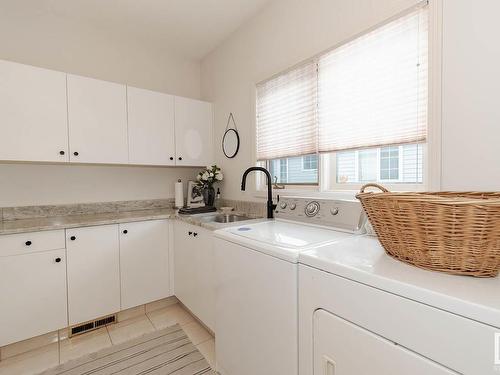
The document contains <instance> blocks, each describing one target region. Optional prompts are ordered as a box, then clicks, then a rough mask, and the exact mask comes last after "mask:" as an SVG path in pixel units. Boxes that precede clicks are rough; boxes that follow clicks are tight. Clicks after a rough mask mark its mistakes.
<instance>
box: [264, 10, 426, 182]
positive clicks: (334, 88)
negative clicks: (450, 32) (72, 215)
mask: <svg viewBox="0 0 500 375" xmlns="http://www.w3.org/2000/svg"><path fill="white" fill-rule="evenodd" d="M427 8H428V7H427V5H425V4H421V5H420V6H419V7H417V8H416V9H413V10H412V11H409V12H406V13H405V14H404V15H402V16H400V17H398V18H396V19H394V20H392V21H390V22H387V23H386V24H384V25H383V26H380V27H378V28H376V29H374V30H372V31H370V32H368V33H365V34H363V35H361V36H359V37H357V38H355V39H353V40H351V41H349V42H347V43H344V44H342V45H341V46H339V47H337V48H335V49H333V50H331V51H328V52H326V53H323V54H321V55H319V56H317V57H315V58H313V59H311V60H309V61H306V62H305V63H303V64H301V65H299V66H298V67H296V68H293V69H291V70H289V71H287V72H285V73H283V74H279V75H277V76H275V77H273V78H271V79H269V80H267V81H265V82H263V83H260V84H258V85H257V103H256V109H257V122H256V124H257V129H256V130H257V131H256V135H257V137H256V141H257V159H258V161H259V162H261V163H262V164H264V165H266V166H267V168H268V169H269V171H270V172H271V174H272V176H273V178H274V179H275V180H276V181H277V182H278V183H281V184H290V185H321V187H322V189H323V190H328V189H349V188H354V187H358V186H357V185H361V184H363V183H366V182H380V183H383V184H395V185H398V186H400V187H404V185H408V187H411V188H415V186H416V185H423V184H424V183H425V181H424V180H425V179H424V177H423V176H424V169H425V163H426V143H427V119H428V70H429V68H428V38H429V37H428V9H427Z"/></svg>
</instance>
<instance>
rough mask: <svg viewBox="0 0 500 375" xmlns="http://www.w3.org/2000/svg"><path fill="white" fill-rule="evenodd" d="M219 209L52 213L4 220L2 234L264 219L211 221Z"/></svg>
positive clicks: (209, 226)
mask: <svg viewBox="0 0 500 375" xmlns="http://www.w3.org/2000/svg"><path fill="white" fill-rule="evenodd" d="M215 214H216V213H210V214H198V215H189V216H186V215H178V214H177V210H175V209H172V208H158V209H148V210H134V211H123V212H111V213H91V214H80V215H67V216H52V217H42V218H32V219H19V220H5V221H0V235H4V234H15V233H29V232H40V231H46V230H57V229H69V228H80V227H89V226H94V225H106V224H118V223H130V222H134V221H147V220H159V219H175V220H181V221H184V222H186V223H189V224H193V225H198V226H200V227H203V228H206V229H209V230H216V229H220V228H225V227H229V226H234V225H241V224H243V223H254V222H259V221H264V220H266V219H263V218H255V219H250V220H245V221H240V222H234V223H216V222H214V221H210V219H209V217H210V216H213V215H215Z"/></svg>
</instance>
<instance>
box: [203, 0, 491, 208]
mask: <svg viewBox="0 0 500 375" xmlns="http://www.w3.org/2000/svg"><path fill="white" fill-rule="evenodd" d="M431 1H432V0H431ZM417 2H418V1H413V0H308V1H302V0H276V1H274V2H272V3H271V4H270V5H269V6H268V7H267V8H265V9H264V10H263V11H262V12H261V13H260V14H259V15H258V16H257V17H255V18H254V19H253V20H251V21H250V22H249V23H247V24H246V25H244V26H243V27H242V28H240V29H239V30H238V31H237V32H236V33H235V34H233V35H232V36H231V38H229V39H228V40H227V41H226V42H225V43H224V44H223V45H221V46H220V47H219V48H217V49H216V50H215V51H213V52H212V53H211V54H210V55H209V56H207V57H206V58H205V59H204V60H203V61H202V97H203V98H204V99H206V100H211V101H213V102H214V103H215V125H216V129H215V136H216V143H217V144H216V146H217V148H216V160H217V162H218V163H219V164H220V165H221V166H222V168H223V171H224V173H225V176H226V181H225V182H224V185H223V189H222V191H223V196H225V197H227V198H232V199H238V198H240V199H247V200H251V199H254V192H252V191H247V192H245V193H243V192H240V178H241V175H242V173H243V171H244V169H245V168H247V167H248V166H251V165H253V164H254V163H255V156H254V129H255V84H256V83H257V82H259V81H261V80H263V79H266V78H268V77H270V76H272V75H273V74H275V73H278V72H280V71H283V70H284V69H286V68H288V67H290V66H293V65H294V64H296V63H298V62H300V61H302V60H304V59H306V58H309V57H311V56H313V55H315V54H317V53H319V52H321V51H323V50H325V49H328V48H331V47H333V46H335V45H336V44H338V43H339V42H341V41H343V40H345V39H346V38H349V37H351V36H353V35H355V34H357V33H359V32H362V31H363V30H366V29H368V28H370V27H371V26H374V25H376V24H377V23H379V22H380V21H382V20H384V19H386V18H389V17H390V16H392V15H394V14H396V13H398V12H399V11H401V10H403V9H405V8H408V7H409V6H411V5H412V4H415V3H417ZM444 2H445V4H444V12H445V16H444V42H443V45H444V51H443V59H444V66H443V83H444V88H443V107H444V110H443V122H444V123H443V129H442V152H443V155H442V166H441V169H442V178H441V183H442V187H443V189H455V190H457V189H479V190H500V167H499V165H500V152H499V151H498V149H499V143H500V105H498V103H497V102H498V88H499V87H500V74H498V66H500V43H498V40H497V39H498V37H497V36H498V35H500V23H499V22H497V21H496V19H495V15H498V14H499V12H500V2H498V0H479V1H477V2H476V1H475V2H474V4H473V5H471V4H472V3H471V2H470V1H467V0H444ZM229 112H233V113H234V115H235V118H236V121H237V124H238V129H239V130H240V134H241V139H242V145H241V149H240V153H239V154H238V156H237V157H236V158H235V159H226V158H224V156H223V154H222V152H221V151H220V147H219V143H220V139H221V137H222V134H223V131H224V128H225V126H226V119H227V116H228V113H229ZM249 186H252V185H249Z"/></svg>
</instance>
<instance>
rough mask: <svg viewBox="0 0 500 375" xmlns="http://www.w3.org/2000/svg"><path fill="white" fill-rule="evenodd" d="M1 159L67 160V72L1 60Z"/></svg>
mask: <svg viewBox="0 0 500 375" xmlns="http://www.w3.org/2000/svg"><path fill="white" fill-rule="evenodd" d="M0 129H1V132H0V160H19V161H24V160H34V161H48V162H65V161H68V123H67V112H66V74H65V73H61V72H55V71H52V70H46V69H40V68H35V67H32V66H28V65H22V64H17V63H13V62H9V61H2V60H0Z"/></svg>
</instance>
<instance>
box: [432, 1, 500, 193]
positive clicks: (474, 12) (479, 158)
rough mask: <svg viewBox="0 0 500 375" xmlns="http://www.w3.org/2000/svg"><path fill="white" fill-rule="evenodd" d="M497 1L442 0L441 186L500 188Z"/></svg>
mask: <svg viewBox="0 0 500 375" xmlns="http://www.w3.org/2000/svg"><path fill="white" fill-rule="evenodd" d="M499 14H500V1H498V0H479V1H474V2H473V4H472V3H471V2H470V1H468V0H444V7H443V142H442V143H443V146H442V158H443V164H442V187H443V189H450V190H493V191H500V104H499V102H500V94H499V90H500V71H499V67H500V40H499V35H500V22H498V15H499Z"/></svg>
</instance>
